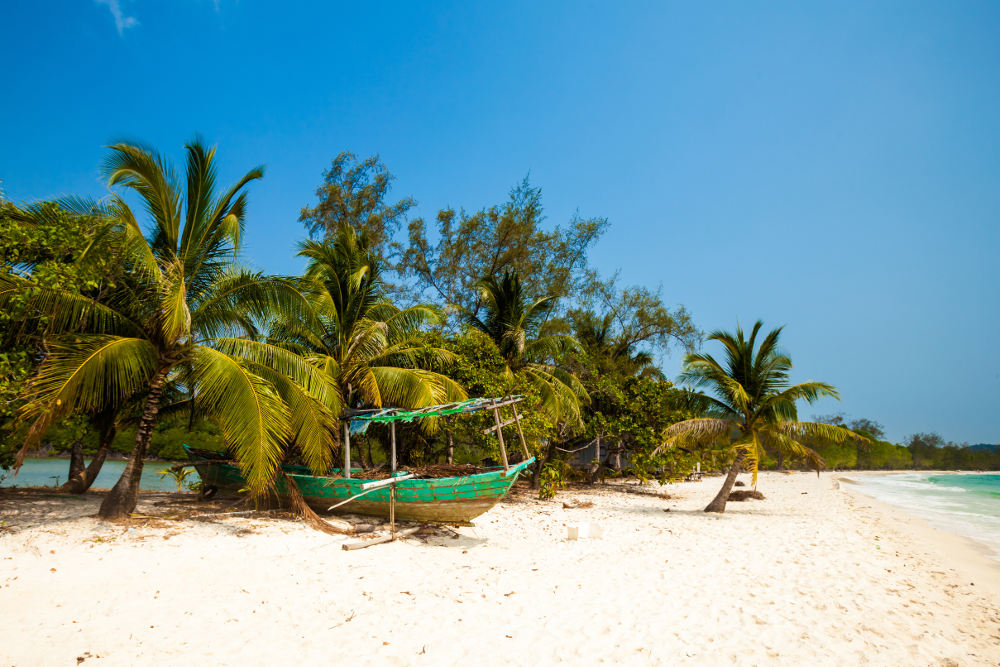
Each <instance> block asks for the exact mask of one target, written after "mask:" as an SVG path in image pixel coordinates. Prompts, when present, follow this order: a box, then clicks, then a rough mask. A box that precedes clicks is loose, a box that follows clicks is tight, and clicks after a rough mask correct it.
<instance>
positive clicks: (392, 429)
mask: <svg viewBox="0 0 1000 667" xmlns="http://www.w3.org/2000/svg"><path fill="white" fill-rule="evenodd" d="M389 439H390V441H391V449H392V469H391V471H390V473H389V474H390V475H391V476H392V477H395V476H396V422H394V421H392V422H389ZM389 534H390V535H392V539H396V485H395V484H393V485H392V486H390V487H389Z"/></svg>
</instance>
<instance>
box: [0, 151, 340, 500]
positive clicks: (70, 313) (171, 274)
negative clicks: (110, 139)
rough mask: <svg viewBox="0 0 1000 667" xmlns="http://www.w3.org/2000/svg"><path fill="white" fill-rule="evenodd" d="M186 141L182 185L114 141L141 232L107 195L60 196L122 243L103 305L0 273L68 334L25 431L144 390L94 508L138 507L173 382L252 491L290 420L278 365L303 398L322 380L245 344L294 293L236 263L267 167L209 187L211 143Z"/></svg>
mask: <svg viewBox="0 0 1000 667" xmlns="http://www.w3.org/2000/svg"><path fill="white" fill-rule="evenodd" d="M186 151H187V169H186V174H185V175H186V192H184V191H182V186H181V184H180V182H179V181H178V179H177V178H176V177H175V176H174V174H173V171H172V169H171V168H170V166H169V164H167V163H166V162H165V161H164V160H163V159H162V158H160V157H159V156H158V155H157V154H156V153H154V152H152V151H151V150H148V149H145V148H143V147H140V146H135V145H131V144H117V145H115V146H112V147H111V152H110V154H109V156H108V159H107V161H106V162H105V164H104V172H105V174H106V175H107V178H108V182H109V184H110V185H111V186H115V185H120V186H123V187H126V188H129V189H131V190H132V191H134V192H135V193H136V194H137V195H138V196H139V198H140V199H141V201H142V203H143V205H144V207H145V209H146V211H147V212H148V213H149V217H150V225H149V229H148V231H147V232H145V233H144V231H143V230H142V229H141V228H140V226H139V223H138V221H137V219H136V217H135V215H134V214H133V212H132V210H131V208H130V207H129V206H128V204H127V203H126V202H125V200H124V199H123V198H122V197H121V196H119V195H118V194H113V195H112V196H111V197H110V199H109V200H108V201H107V202H102V203H95V202H84V201H67V202H64V205H65V206H67V207H69V208H71V209H76V210H78V211H85V212H87V213H90V214H97V215H99V216H100V217H101V218H102V220H104V221H105V225H104V229H103V230H102V232H101V234H98V236H100V237H102V240H103V241H107V240H108V239H110V240H111V242H112V244H113V245H114V246H115V247H117V248H118V249H119V251H120V258H121V261H122V263H123V265H124V267H125V279H123V280H122V281H121V282H120V284H119V285H118V286H117V288H116V289H115V290H114V291H113V293H112V294H111V295H110V296H108V297H107V298H105V299H104V300H102V302H100V303H98V302H96V301H94V300H91V299H88V298H86V297H83V296H80V295H75V294H70V293H66V292H59V291H57V290H45V289H40V288H38V287H37V286H33V285H31V284H28V283H26V282H25V281H20V280H18V279H17V278H15V277H11V276H7V277H6V278H4V281H5V283H6V285H5V287H6V290H4V291H5V292H7V293H10V294H14V293H17V292H29V293H30V298H31V302H32V305H33V306H34V307H35V308H36V309H37V311H38V312H39V314H45V315H48V316H49V317H50V318H51V321H52V323H53V327H54V328H55V329H56V331H57V332H59V331H61V332H62V333H63V334H64V335H63V336H62V337H59V338H56V339H55V340H54V341H53V343H52V344H51V346H50V349H49V353H48V354H47V356H46V358H45V360H44V362H43V363H42V365H41V367H40V369H39V372H38V374H37V376H36V377H35V378H34V380H33V381H32V383H31V385H30V387H29V390H28V394H29V397H30V400H29V402H28V404H27V406H26V408H25V411H24V415H23V416H24V417H25V418H29V419H32V420H33V421H34V423H33V427H32V429H31V432H32V433H34V434H39V433H40V432H42V431H43V430H44V429H45V428H46V427H47V425H48V424H49V423H51V421H52V420H53V419H56V418H59V417H61V416H64V415H66V414H69V413H71V412H75V411H82V412H95V411H98V410H100V409H102V408H104V407H106V406H108V405H111V404H117V405H121V404H123V403H124V402H125V401H126V400H127V399H129V398H130V397H135V396H142V397H144V399H143V409H142V417H141V419H140V422H139V428H138V431H137V435H136V444H135V447H134V449H133V452H132V456H131V458H130V459H129V463H128V465H127V466H126V469H125V472H124V473H123V475H122V478H121V479H120V480H119V482H118V484H116V485H115V488H114V489H113V490H112V492H111V493H110V494H108V496H107V497H106V498H105V501H104V503H103V504H102V507H101V514H102V516H120V515H123V514H127V513H128V512H130V511H131V510H132V509H133V508H134V506H135V499H136V492H137V490H138V480H139V476H140V475H141V471H142V460H143V457H144V456H145V452H146V448H147V447H148V444H149V438H150V435H151V432H152V427H153V425H154V423H155V421H156V419H157V415H158V412H159V409H160V403H161V399H162V397H163V393H164V389H165V387H166V385H167V384H168V383H171V382H172V383H178V384H180V385H182V386H183V387H184V388H185V389H186V390H187V393H188V394H189V395H190V396H192V397H193V403H194V406H196V407H197V409H198V410H199V411H200V412H201V413H203V414H205V415H206V416H209V417H212V418H214V419H215V420H216V421H218V423H219V424H220V426H221V428H222V432H223V436H224V438H225V440H226V442H227V444H229V445H230V447H231V449H232V450H233V451H234V453H235V455H236V457H237V459H238V461H239V463H240V465H241V467H243V468H244V471H245V472H246V473H247V479H248V481H249V483H250V486H251V488H252V489H254V490H255V491H261V490H263V489H264V488H265V487H266V486H267V484H268V482H269V481H270V479H271V477H272V476H273V473H274V470H275V469H276V467H277V464H278V462H279V460H280V454H281V450H282V443H283V442H284V441H285V440H286V439H287V438H288V437H289V435H290V434H291V433H292V431H293V426H294V424H295V420H294V417H293V415H292V413H291V412H290V410H289V408H288V406H287V404H286V402H285V401H283V400H282V397H281V393H282V391H281V388H279V387H277V386H276V384H275V383H274V382H273V381H272V380H273V377H274V370H273V369H275V368H278V369H280V373H281V375H282V377H283V379H284V380H285V383H286V384H288V383H292V384H295V385H296V386H298V387H299V388H300V389H301V390H302V391H303V392H304V393H305V394H307V395H309V396H314V395H315V394H322V392H323V390H324V385H323V382H322V379H321V378H318V377H317V376H318V374H317V373H315V372H314V369H312V367H310V366H309V365H308V364H306V363H305V362H304V361H303V360H301V359H298V358H297V357H295V355H292V354H289V353H288V352H287V351H285V350H282V349H280V348H274V347H269V346H266V345H264V344H263V343H254V342H253V341H252V336H253V335H254V334H255V322H256V321H258V320H260V319H262V318H267V317H272V316H273V314H274V313H275V312H281V311H283V310H294V309H295V308H296V307H297V306H298V305H299V304H300V302H301V295H299V293H298V291H297V290H296V289H295V287H294V285H293V283H292V282H291V281H288V280H285V279H280V278H271V277H266V276H263V275H261V274H258V273H254V272H251V271H248V270H247V269H244V268H242V267H240V266H239V265H238V264H237V263H236V253H237V250H238V248H239V243H240V238H241V235H242V229H243V220H244V216H245V213H246V204H247V198H246V192H245V187H246V185H247V184H248V183H250V182H251V181H253V180H255V179H257V178H260V177H261V175H262V173H263V172H262V170H261V169H260V168H257V169H254V170H251V171H250V172H248V173H247V174H246V175H245V176H243V178H241V179H240V180H239V181H238V182H237V183H236V184H235V185H233V186H232V187H230V188H229V189H227V190H226V191H225V192H223V193H222V194H221V195H220V196H216V195H215V170H214V167H213V158H214V152H215V151H214V149H206V148H205V147H204V146H203V145H202V144H201V143H200V142H198V141H195V142H193V143H191V144H189V145H187V147H186ZM185 194H186V196H184V195H185ZM0 296H2V295H0ZM265 362H266V363H265ZM258 370H260V371H262V372H257V371H258ZM268 375H270V376H271V377H268ZM311 402H312V403H317V404H318V403H319V401H318V400H314V401H311Z"/></svg>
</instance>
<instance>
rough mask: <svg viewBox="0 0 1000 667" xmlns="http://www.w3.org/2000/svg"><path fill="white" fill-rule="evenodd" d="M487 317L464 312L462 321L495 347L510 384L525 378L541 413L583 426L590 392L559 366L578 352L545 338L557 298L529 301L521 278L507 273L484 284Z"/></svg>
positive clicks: (564, 339) (573, 344)
mask: <svg viewBox="0 0 1000 667" xmlns="http://www.w3.org/2000/svg"><path fill="white" fill-rule="evenodd" d="M478 288H479V290H480V295H481V297H482V303H483V307H484V308H485V311H486V313H485V316H484V317H482V318H480V317H479V316H478V315H477V314H476V313H473V312H471V311H468V310H465V309H462V315H463V319H464V320H465V322H466V324H468V325H469V326H470V327H472V329H473V330H476V331H479V332H481V333H482V334H485V335H486V336H487V337H488V338H489V339H490V340H491V341H492V342H493V343H494V345H496V347H497V349H498V350H499V352H500V354H501V356H502V357H503V359H504V361H505V362H506V365H507V368H506V372H507V375H508V378H509V380H510V381H511V382H513V380H514V375H515V374H516V373H521V374H523V375H524V376H525V377H526V379H527V380H528V382H529V383H530V384H531V385H532V386H533V387H534V388H535V389H536V390H537V391H538V394H539V396H540V398H541V407H542V409H543V410H545V411H546V412H547V413H548V414H549V416H551V417H552V418H553V419H554V420H560V419H569V420H579V418H580V400H581V399H583V400H586V399H587V398H588V397H587V391H586V389H584V387H583V385H582V384H581V383H580V381H579V380H578V379H577V378H576V376H574V375H573V374H572V373H570V372H568V371H566V370H565V369H563V368H561V367H560V366H558V365H557V364H556V363H555V360H556V359H558V358H559V357H560V356H561V355H562V354H563V353H565V352H566V351H568V350H571V349H579V348H580V345H579V343H578V342H577V341H576V339H574V338H573V337H572V336H566V335H561V334H550V335H544V334H541V333H540V329H541V328H542V327H541V325H542V324H543V322H544V320H545V317H546V315H547V314H548V312H549V310H550V309H551V308H552V306H553V305H554V302H555V299H556V297H554V296H544V297H542V298H540V299H536V300H534V301H530V300H529V298H528V296H527V294H526V292H525V290H524V288H523V286H522V285H521V280H520V278H519V277H518V275H517V273H516V272H514V271H513V270H510V269H508V270H506V271H504V272H503V274H501V276H500V278H499V280H498V279H496V278H492V277H491V278H486V279H484V280H481V281H480V282H479V285H478Z"/></svg>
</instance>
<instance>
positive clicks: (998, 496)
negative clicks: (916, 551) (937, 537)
mask: <svg viewBox="0 0 1000 667" xmlns="http://www.w3.org/2000/svg"><path fill="white" fill-rule="evenodd" d="M852 479H853V480H854V481H856V482H858V484H859V486H860V489H861V490H862V491H864V492H865V493H867V494H869V495H870V496H872V497H873V498H875V499H876V500H880V501H882V502H885V503H888V504H891V505H896V506H898V507H900V508H902V509H904V510H906V511H907V512H909V513H910V514H914V515H917V516H919V517H922V518H924V519H926V520H927V521H928V522H929V523H931V524H932V525H934V526H935V527H937V528H940V529H942V530H947V531H949V532H952V533H956V534H958V535H962V536H964V537H968V538H970V539H972V540H975V541H976V542H979V543H981V544H984V545H985V546H987V547H988V548H989V549H990V551H991V552H992V555H993V557H994V558H996V559H997V560H1000V474H997V473H954V474H946V475H943V474H933V473H901V474H892V475H859V476H857V477H854V478H852Z"/></svg>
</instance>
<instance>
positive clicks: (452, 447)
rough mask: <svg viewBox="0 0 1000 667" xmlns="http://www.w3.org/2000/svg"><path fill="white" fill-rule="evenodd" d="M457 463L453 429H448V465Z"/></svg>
mask: <svg viewBox="0 0 1000 667" xmlns="http://www.w3.org/2000/svg"><path fill="white" fill-rule="evenodd" d="M454 462H455V441H454V440H453V439H452V435H451V429H450V428H449V429H448V464H449V465H451V464H452V463H454Z"/></svg>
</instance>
